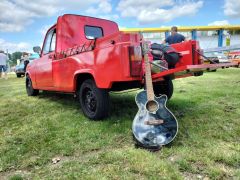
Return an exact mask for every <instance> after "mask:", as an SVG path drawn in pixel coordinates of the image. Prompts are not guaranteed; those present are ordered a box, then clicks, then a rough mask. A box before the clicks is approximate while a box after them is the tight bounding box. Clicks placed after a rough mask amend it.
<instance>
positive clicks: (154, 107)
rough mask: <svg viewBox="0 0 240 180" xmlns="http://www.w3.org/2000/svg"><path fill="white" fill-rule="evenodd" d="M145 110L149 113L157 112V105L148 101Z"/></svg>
mask: <svg viewBox="0 0 240 180" xmlns="http://www.w3.org/2000/svg"><path fill="white" fill-rule="evenodd" d="M146 108H147V110H148V111H149V112H156V111H157V110H158V103H157V102H156V101H154V100H151V101H148V102H147V104H146Z"/></svg>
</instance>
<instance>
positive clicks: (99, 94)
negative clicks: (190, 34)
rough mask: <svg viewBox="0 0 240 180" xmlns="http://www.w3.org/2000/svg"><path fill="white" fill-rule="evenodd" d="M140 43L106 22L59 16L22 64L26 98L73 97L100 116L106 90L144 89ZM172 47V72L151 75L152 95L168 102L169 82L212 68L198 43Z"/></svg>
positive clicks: (91, 114)
mask: <svg viewBox="0 0 240 180" xmlns="http://www.w3.org/2000/svg"><path fill="white" fill-rule="evenodd" d="M141 42H142V35H141V34H140V33H125V32H121V31H119V29H118V25H117V24H116V23H115V22H112V21H109V20H104V19H99V18H93V17H87V16H79V15H70V14H66V15H63V16H60V17H59V18H58V20H57V23H56V24H55V25H53V26H52V27H51V28H50V29H49V30H48V31H47V33H46V36H45V39H44V42H43V46H42V50H41V51H40V52H39V54H40V58H39V59H37V60H36V61H33V62H31V63H29V65H28V66H27V71H26V90H27V94H28V95H29V96H35V95H37V94H38V93H39V90H48V91H58V92H64V93H74V94H76V95H77V96H78V97H79V101H80V105H81V108H82V111H83V113H84V114H85V115H86V116H87V117H89V118H90V119H101V118H104V117H106V116H107V115H108V112H109V94H108V93H109V91H120V90H126V89H130V88H142V87H143V86H144V81H143V76H142V74H143V73H142V59H143V58H142V52H141ZM174 48H175V49H176V50H178V51H179V52H180V53H181V54H182V58H181V60H180V62H179V63H178V64H177V65H176V68H174V69H169V70H166V71H163V72H159V73H157V74H153V75H152V78H153V86H154V91H155V94H156V95H159V94H167V96H168V97H169V98H170V97H171V96H172V93H173V84H172V79H174V78H178V77H186V76H191V75H201V74H202V71H203V70H205V69H207V68H211V67H210V66H211V65H207V66H206V65H203V64H202V60H201V58H200V57H199V54H198V53H197V52H199V45H198V42H197V41H188V42H184V43H181V44H176V45H174ZM216 66H217V65H216ZM223 66H224V65H223V64H221V67H223ZM226 66H227V65H226ZM228 66H229V65H228ZM214 68H216V67H214Z"/></svg>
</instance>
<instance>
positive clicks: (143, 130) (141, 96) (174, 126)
mask: <svg viewBox="0 0 240 180" xmlns="http://www.w3.org/2000/svg"><path fill="white" fill-rule="evenodd" d="M142 51H143V55H144V63H145V87H146V90H144V91H141V92H139V93H138V94H137V95H136V97H135V101H136V104H137V106H138V108H139V110H138V112H137V114H136V116H135V118H134V120H133V124H132V131H133V135H134V139H135V140H136V141H137V144H138V145H140V146H142V147H144V148H147V149H160V148H161V146H162V145H166V144H168V143H170V142H171V141H173V139H174V138H175V137H176V135H177V132H178V122H177V119H176V118H175V116H174V115H173V113H172V112H171V111H170V110H169V109H168V108H167V107H166V102H167V96H166V95H161V96H160V97H156V96H155V95H154V91H153V85H152V75H151V67H150V62H149V59H148V52H149V51H150V49H149V45H148V44H147V43H146V42H144V43H143V44H142Z"/></svg>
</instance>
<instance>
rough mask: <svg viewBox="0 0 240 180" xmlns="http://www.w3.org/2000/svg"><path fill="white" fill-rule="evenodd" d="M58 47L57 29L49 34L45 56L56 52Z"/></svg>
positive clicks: (44, 49) (44, 50)
mask: <svg viewBox="0 0 240 180" xmlns="http://www.w3.org/2000/svg"><path fill="white" fill-rule="evenodd" d="M55 47H56V29H53V30H51V31H49V32H48V34H47V37H46V41H45V43H44V46H43V54H48V53H49V52H52V51H54V50H55Z"/></svg>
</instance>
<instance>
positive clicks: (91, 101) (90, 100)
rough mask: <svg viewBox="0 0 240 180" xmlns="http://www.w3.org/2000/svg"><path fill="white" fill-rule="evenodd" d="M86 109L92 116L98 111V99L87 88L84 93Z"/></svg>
mask: <svg viewBox="0 0 240 180" xmlns="http://www.w3.org/2000/svg"><path fill="white" fill-rule="evenodd" d="M83 103H84V107H85V108H86V110H87V111H88V112H89V113H90V114H94V113H95V112H96V109H97V98H96V96H95V94H94V92H93V90H92V89H90V88H85V89H84V91H83Z"/></svg>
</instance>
